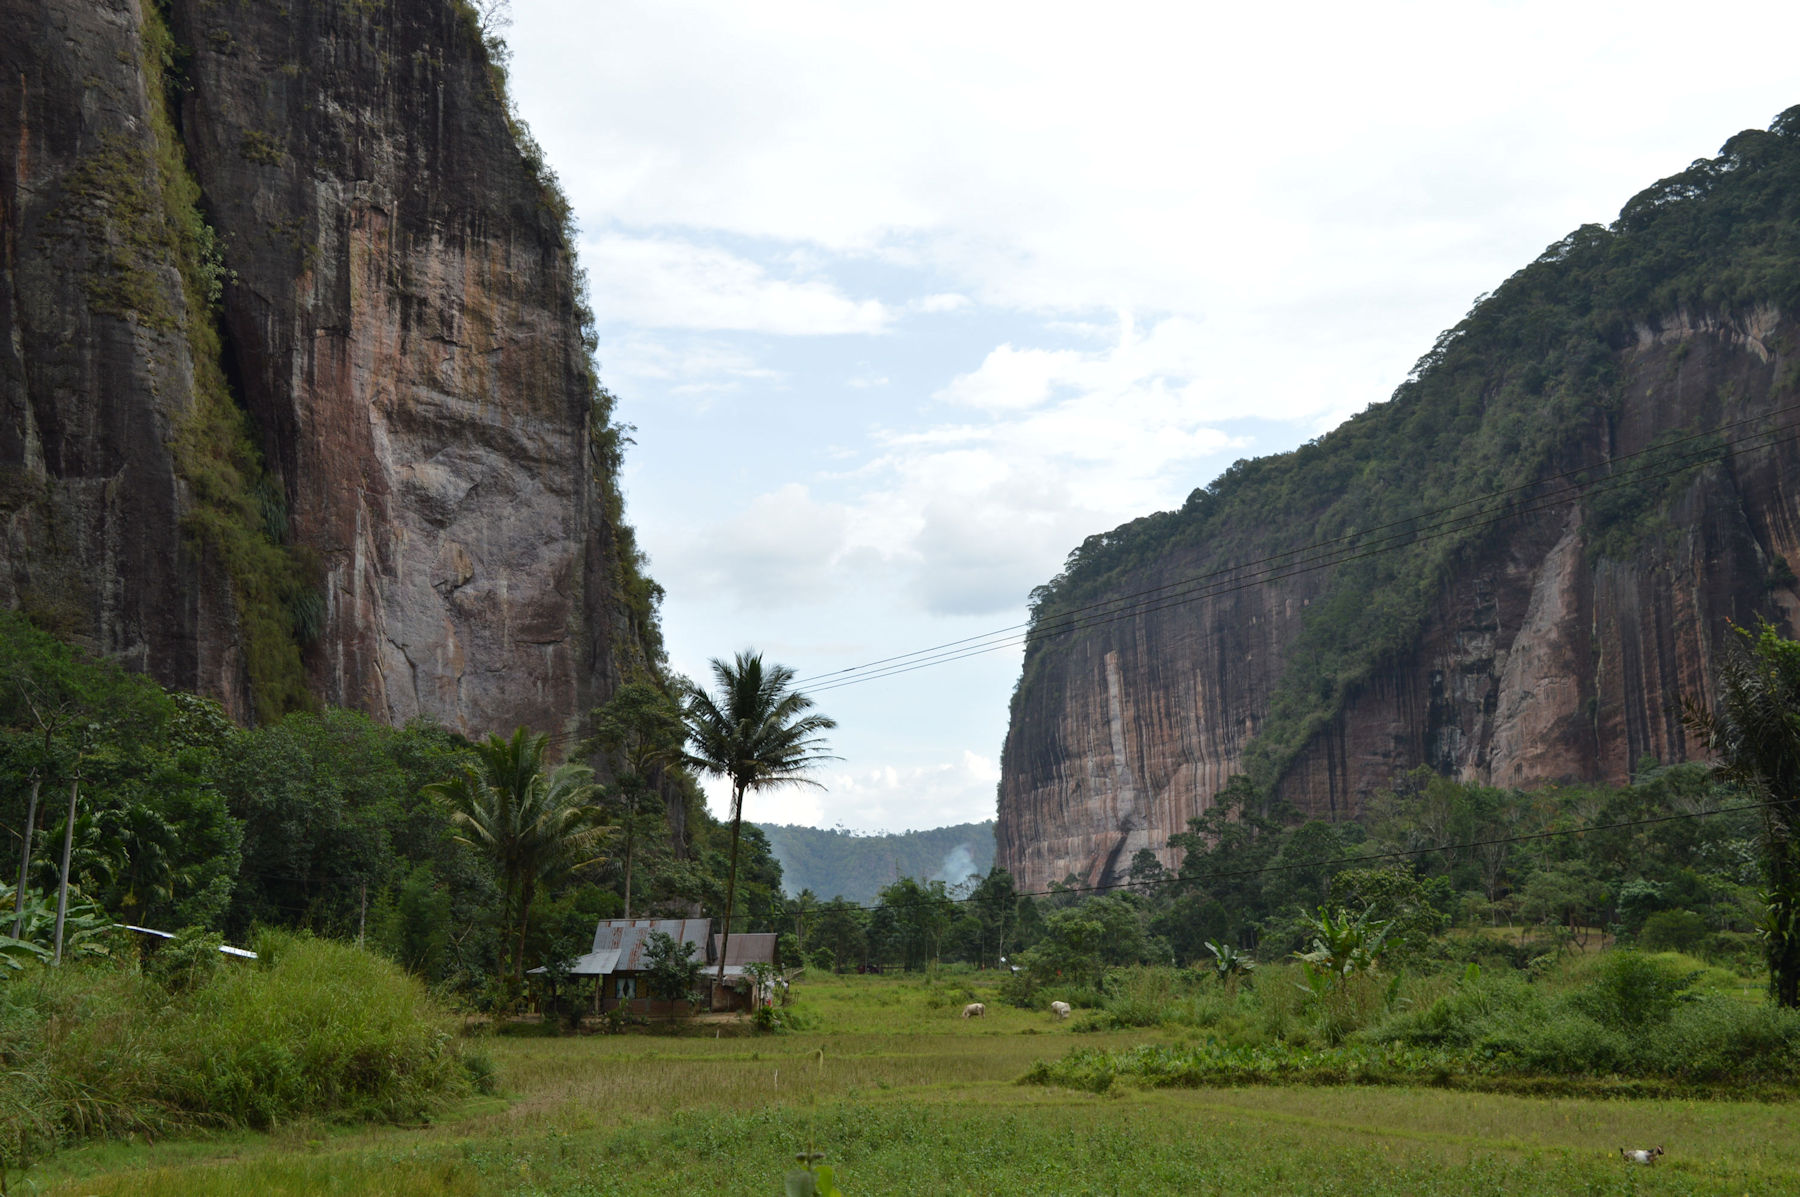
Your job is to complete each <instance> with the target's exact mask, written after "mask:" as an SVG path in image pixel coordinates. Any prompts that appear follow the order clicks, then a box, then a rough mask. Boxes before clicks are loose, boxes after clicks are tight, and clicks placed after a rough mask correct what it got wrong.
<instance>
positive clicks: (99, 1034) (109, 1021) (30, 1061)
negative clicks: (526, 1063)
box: [0, 934, 493, 1168]
mask: <svg viewBox="0 0 1800 1197" xmlns="http://www.w3.org/2000/svg"><path fill="white" fill-rule="evenodd" d="M258 947H259V949H261V950H263V951H264V952H266V954H265V955H264V956H263V957H262V958H261V959H259V960H257V961H255V962H248V961H225V962H223V963H222V964H218V965H216V966H215V965H214V964H213V963H211V961H212V958H213V957H216V956H217V953H216V952H213V951H211V949H210V945H208V943H207V937H205V936H204V935H200V934H196V935H192V936H187V937H185V942H184V941H182V940H178V941H176V942H175V943H172V944H170V945H168V946H166V947H165V948H164V949H163V952H165V953H166V952H170V951H171V950H172V949H178V950H176V951H175V954H174V955H172V956H169V957H167V958H166V960H165V961H163V962H159V963H156V964H153V965H152V969H151V973H149V974H146V973H140V972H138V971H136V970H134V969H132V968H129V967H125V966H121V965H119V964H116V963H110V962H95V963H87V964H80V963H78V964H72V965H65V966H64V967H62V968H59V969H51V968H43V967H39V966H33V967H32V968H31V969H30V970H29V971H27V972H24V973H18V974H14V976H13V978H12V979H11V980H10V981H8V982H6V983H4V984H0V1068H3V1069H4V1071H5V1072H6V1074H7V1083H6V1084H4V1085H0V1168H6V1167H21V1166H24V1165H26V1164H29V1163H30V1161H31V1160H32V1159H33V1158H36V1157H38V1156H40V1155H42V1154H43V1153H45V1152H47V1151H49V1150H51V1149H53V1148H54V1147H56V1146H58V1145H61V1144H65V1143H69V1142H72V1141H75V1140H80V1139H92V1138H105V1137H113V1136H124V1135H128V1134H149V1135H160V1134H163V1133H166V1132H168V1131H171V1130H176V1129H180V1128H181V1127H184V1126H198V1125H207V1126H217V1125H248V1126H258V1127H267V1126H271V1125H274V1124H275V1123H277V1122H280V1121H282V1120H285V1119H288V1118H292V1117H296V1116H310V1117H320V1118H331V1119H370V1120H380V1121H401V1122H411V1121H417V1120H418V1119H420V1118H423V1117H424V1116H426V1115H427V1114H429V1113H430V1112H431V1111H432V1110H434V1109H436V1108H437V1107H438V1106H440V1105H441V1104H443V1103H444V1102H446V1101H448V1100H450V1099H452V1098H455V1097H458V1096H460V1095H463V1094H466V1093H468V1092H469V1091H470V1090H471V1089H481V1090H484V1091H485V1090H488V1089H491V1088H492V1086H493V1067H492V1065H491V1064H490V1063H488V1062H487V1060H486V1059H485V1058H484V1057H482V1056H480V1055H478V1054H475V1053H472V1052H468V1051H466V1050H463V1049H462V1048H461V1047H460V1045H459V1044H458V1043H457V1042H456V1041H455V1040H454V1039H452V1037H451V1034H450V1027H449V1023H448V1020H447V1017H446V1015H445V1012H444V1011H443V1010H442V1009H441V1008H440V1007H438V1006H437V1005H436V1004H435V1003H434V1002H433V1001H432V1000H431V998H430V997H429V996H428V995H427V993H426V991H425V989H424V986H423V985H422V984H421V983H420V982H419V981H418V980H416V979H415V978H413V977H411V976H409V975H408V974H407V973H405V972H404V971H402V970H401V969H400V968H399V967H398V966H396V965H394V964H392V963H390V962H388V961H387V960H385V959H383V958H381V957H379V956H377V955H375V954H373V953H371V952H366V951H363V950H362V949H360V948H355V947H350V946H348V945H344V944H338V943H332V942H328V941H325V940H315V939H310V938H305V937H297V936H291V935H282V936H264V937H262V938H261V939H260V940H259V942H258ZM209 952H210V955H208V953H209ZM201 960H207V961H208V963H207V964H199V963H197V962H198V961H201ZM158 975H160V976H161V977H162V978H163V980H159V979H158ZM165 981H167V982H169V983H170V987H169V988H165Z"/></svg>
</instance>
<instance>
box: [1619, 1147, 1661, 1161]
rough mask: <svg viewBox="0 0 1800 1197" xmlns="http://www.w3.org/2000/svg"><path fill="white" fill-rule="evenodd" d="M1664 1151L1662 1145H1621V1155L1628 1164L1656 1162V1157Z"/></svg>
mask: <svg viewBox="0 0 1800 1197" xmlns="http://www.w3.org/2000/svg"><path fill="white" fill-rule="evenodd" d="M1662 1153H1663V1149H1662V1146H1661V1145H1660V1144H1658V1145H1657V1146H1655V1147H1621V1148H1619V1156H1620V1158H1622V1159H1623V1160H1624V1161H1625V1162H1626V1163H1628V1164H1654V1163H1655V1162H1656V1157H1657V1156H1659V1155H1661V1154H1662Z"/></svg>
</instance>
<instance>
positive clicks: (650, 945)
mask: <svg viewBox="0 0 1800 1197" xmlns="http://www.w3.org/2000/svg"><path fill="white" fill-rule="evenodd" d="M696 950H697V949H696V948H695V947H694V945H693V944H691V943H676V942H675V937H674V936H673V935H669V934H667V933H666V932H662V931H652V932H651V933H650V934H649V935H648V936H647V937H646V938H645V940H644V962H645V963H646V964H648V965H649V966H650V967H649V968H648V969H646V970H645V978H644V983H645V984H646V985H647V986H648V987H649V989H650V992H651V994H652V995H654V996H656V997H659V998H661V999H663V1000H664V1001H667V1002H679V1001H691V1000H692V999H693V996H694V991H695V990H697V989H699V988H700V961H699V960H697V959H696V958H695V955H694V954H695V952H696Z"/></svg>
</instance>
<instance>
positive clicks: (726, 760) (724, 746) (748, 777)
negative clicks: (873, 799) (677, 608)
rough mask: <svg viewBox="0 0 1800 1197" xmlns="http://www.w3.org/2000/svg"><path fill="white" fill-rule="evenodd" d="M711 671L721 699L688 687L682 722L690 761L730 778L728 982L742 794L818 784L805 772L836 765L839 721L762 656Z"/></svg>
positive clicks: (724, 941) (748, 655)
mask: <svg viewBox="0 0 1800 1197" xmlns="http://www.w3.org/2000/svg"><path fill="white" fill-rule="evenodd" d="M712 671H713V680H714V682H716V683H717V686H718V690H717V692H716V694H711V695H709V694H707V693H706V692H705V691H704V690H701V689H700V688H699V687H697V686H696V687H693V688H691V689H690V691H689V693H688V701H687V707H686V710H685V712H684V718H685V720H686V723H687V737H688V744H689V748H690V751H689V753H688V756H687V763H688V764H690V765H692V766H693V767H694V768H696V769H702V770H704V771H706V772H708V773H711V774H714V775H715V776H719V777H726V778H729V779H730V780H731V865H730V871H729V874H728V879H727V881H726V883H725V918H724V924H725V925H724V928H723V932H722V934H721V936H720V943H719V979H720V980H721V981H723V980H724V978H725V948H726V946H727V945H728V944H730V942H731V911H732V905H733V903H735V902H736V900H737V869H738V839H739V836H740V834H741V832H742V828H743V823H744V795H745V794H746V793H748V792H749V791H751V790H766V789H773V788H775V787H777V786H784V785H817V784H818V783H817V782H815V781H813V780H812V779H811V778H809V777H807V776H806V773H807V771H808V770H810V769H812V768H814V767H816V766H817V765H819V764H821V763H822V762H824V761H828V760H832V759H834V758H833V757H832V756H831V754H830V753H829V752H828V751H827V750H826V747H825V737H824V733H825V732H826V731H829V730H830V729H832V728H834V727H836V726H837V723H836V721H835V720H833V719H831V718H829V717H828V716H826V715H822V714H818V713H816V712H813V701H812V699H810V698H808V697H807V696H806V695H804V694H802V693H800V692H799V691H798V690H796V689H794V688H793V687H794V671H793V670H792V669H789V668H788V667H787V666H785V665H765V664H764V663H763V659H762V654H761V653H755V652H741V653H738V654H737V657H736V659H735V660H732V661H721V660H719V659H718V658H716V657H715V658H714V659H713V662H712Z"/></svg>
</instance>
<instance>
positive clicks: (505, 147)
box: [0, 0, 651, 733]
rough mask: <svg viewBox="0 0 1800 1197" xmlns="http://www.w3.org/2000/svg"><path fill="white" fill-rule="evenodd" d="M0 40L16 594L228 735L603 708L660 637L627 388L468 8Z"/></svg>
mask: <svg viewBox="0 0 1800 1197" xmlns="http://www.w3.org/2000/svg"><path fill="white" fill-rule="evenodd" d="M0 22H3V23H4V24H5V25H6V27H7V28H8V29H9V30H10V31H12V32H9V35H8V37H7V38H6V39H5V42H4V45H0V76H3V77H0V138H3V139H4V145H5V146H6V147H7V153H6V154H5V155H4V160H3V161H0V217H3V218H4V220H3V222H4V235H5V242H4V251H3V253H4V257H3V258H0V527H3V528H4V530H5V536H4V539H3V540H0V602H6V603H8V604H9V605H13V606H19V607H23V608H24V609H26V610H27V611H30V612H32V613H33V615H34V618H38V619H39V620H40V622H44V623H47V624H49V625H51V626H53V627H55V628H56V630H58V631H60V632H63V633H64V634H65V635H70V636H73V637H75V638H78V639H84V640H87V641H88V642H90V643H92V644H94V645H96V646H97V647H100V648H103V649H105V650H107V651H111V652H116V653H120V654H123V655H125V656H126V657H128V658H129V659H131V660H133V661H134V662H136V663H137V664H138V665H140V666H141V667H143V668H145V669H148V670H149V671H150V672H152V673H153V674H155V675H156V676H157V677H158V678H159V679H161V680H163V681H164V682H166V683H169V684H173V685H178V686H183V687H188V688H193V689H197V690H201V691H204V692H208V693H212V694H216V695H219V696H221V697H223V698H224V699H225V700H226V701H227V705H228V707H229V708H230V709H231V710H232V711H233V713H234V714H237V715H239V716H240V717H248V716H249V715H251V714H252V713H258V714H261V715H263V716H265V717H268V716H272V715H274V714H278V713H279V712H280V711H281V710H283V709H290V708H292V707H295V706H299V705H305V704H306V703H308V702H311V701H318V700H323V701H327V702H331V703H339V704H344V705H349V706H354V707H357V708H360V709H363V710H366V711H368V712H370V713H371V714H374V715H376V716H377V717H379V718H383V719H386V720H390V721H402V720H405V719H408V718H412V717H415V716H429V717H432V718H436V719H439V720H441V721H443V722H444V723H446V724H448V725H449V726H452V727H455V728H458V729H460V730H464V731H468V732H475V733H484V732H487V731H490V730H498V729H504V728H507V727H510V726H512V725H514V724H516V723H527V724H531V725H533V726H535V727H539V728H548V727H556V726H561V725H563V724H564V723H566V722H567V721H568V720H569V719H570V718H572V717H573V716H574V715H575V714H576V713H578V712H579V711H580V710H582V709H584V708H585V707H586V706H587V705H589V704H590V703H591V702H593V701H595V700H596V698H598V697H604V695H605V694H606V693H608V692H609V691H610V689H611V687H612V684H613V681H614V680H615V679H616V677H617V675H618V671H619V668H620V662H621V660H622V659H624V658H626V657H629V656H630V655H632V654H635V653H641V652H643V651H644V644H643V638H644V636H645V635H647V634H651V633H648V632H647V631H646V627H645V621H643V620H639V619H634V618H633V615H632V613H631V612H630V611H629V610H628V609H627V608H628V606H629V604H628V603H627V602H626V601H625V600H624V598H623V595H624V593H625V591H626V590H627V589H628V582H629V580H630V576H631V575H632V572H633V571H634V570H635V559H634V558H635V555H634V552H633V550H632V548H631V544H630V533H629V529H625V528H623V527H622V526H621V525H620V524H619V522H618V503H617V496H616V493H614V492H613V491H612V489H611V487H612V478H611V474H610V471H611V470H612V469H613V468H614V467H615V466H616V462H615V461H614V460H612V453H613V451H614V442H612V441H611V440H610V439H609V420H610V411H609V408H608V398H607V396H606V395H605V393H604V391H602V390H601V389H600V388H599V387H598V386H597V384H596V382H595V380H594V377H593V374H592V367H591V365H590V353H591V351H592V348H593V344H592V339H591V338H592V330H591V323H590V322H589V321H588V319H587V317H586V312H585V308H584V306H583V303H582V299H581V295H580V292H579V289H578V283H577V278H578V276H577V272H576V270H575V267H574V263H573V261H572V254H571V247H570V245H569V243H568V238H567V236H566V233H565V220H564V215H565V214H564V209H563V206H562V200H561V197H560V195H559V194H558V193H557V192H556V190H555V187H554V184H553V182H552V181H551V180H550V179H549V177H548V175H547V172H546V171H545V169H544V168H543V166H542V163H541V162H539V161H537V160H536V159H535V156H534V155H533V154H532V152H531V149H530V143H529V141H528V139H527V140H524V141H522V140H521V138H519V137H518V136H516V135H515V132H516V131H515V129H514V128H513V126H512V123H511V121H510V119H509V116H508V112H507V108H506V105H505V102H504V96H503V86H504V84H503V80H502V79H501V77H500V76H499V74H498V72H496V71H495V70H493V69H492V67H491V65H490V63H489V60H488V56H487V54H486V51H485V48H484V46H483V43H482V38H481V36H480V32H479V30H478V29H477V28H476V25H475V22H474V19H473V16H472V14H471V13H470V12H469V11H468V10H467V9H466V7H465V6H463V5H460V4H457V3H454V2H452V0H380V2H376V3H366V2H359V0H334V2H330V3H318V4H291V5H283V4H272V3H271V4H227V3H219V2H215V0H169V2H168V3H167V4H164V5H161V6H158V5H153V4H150V3H148V2H147V0H146V2H145V3H142V4H140V3H139V2H138V0H3V2H0ZM522 146H523V147H524V148H522Z"/></svg>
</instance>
